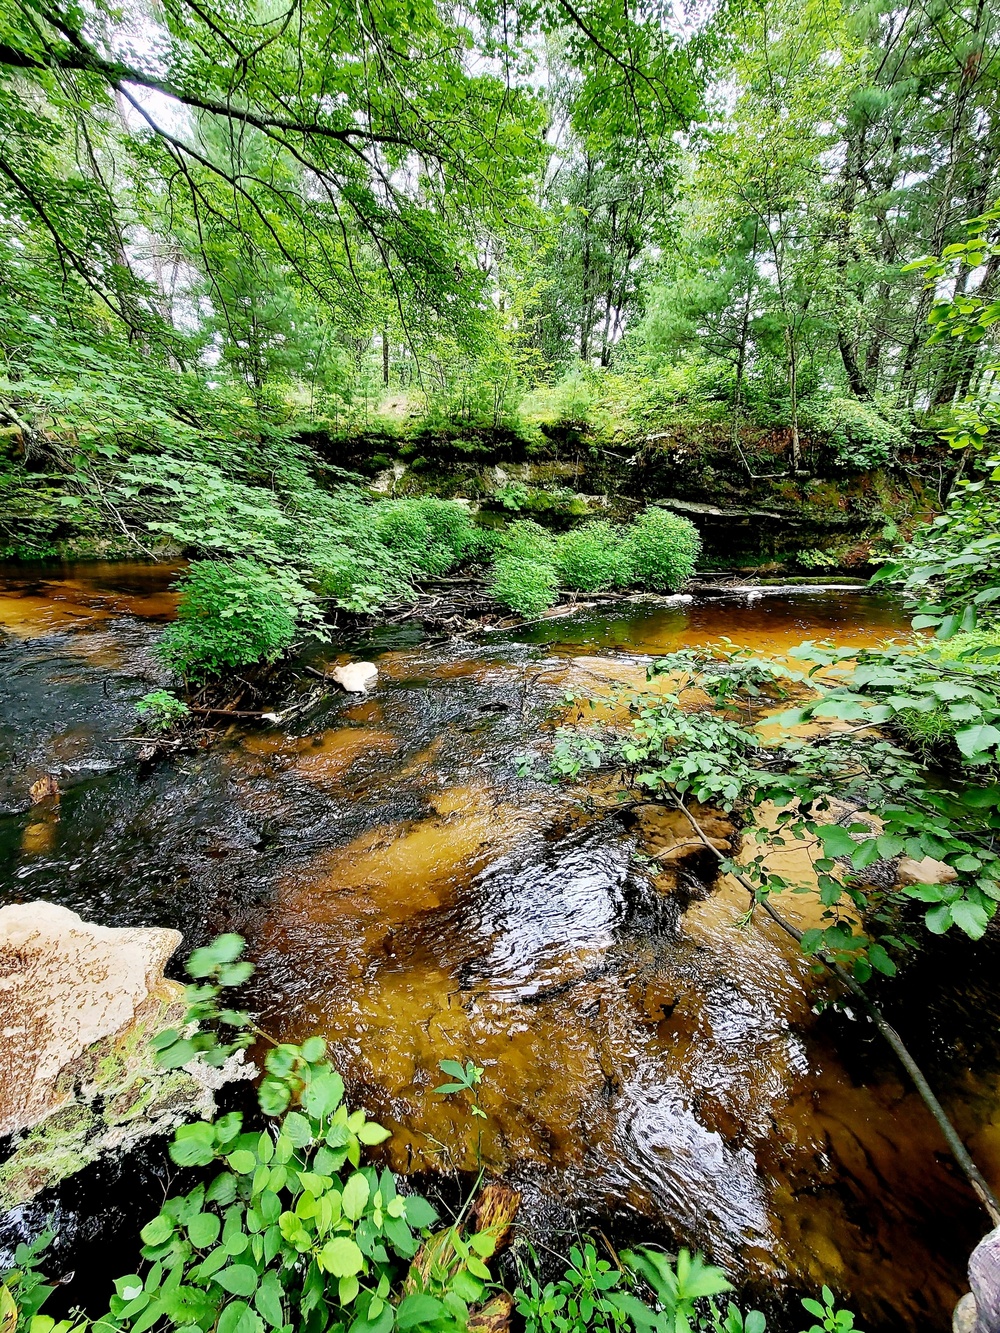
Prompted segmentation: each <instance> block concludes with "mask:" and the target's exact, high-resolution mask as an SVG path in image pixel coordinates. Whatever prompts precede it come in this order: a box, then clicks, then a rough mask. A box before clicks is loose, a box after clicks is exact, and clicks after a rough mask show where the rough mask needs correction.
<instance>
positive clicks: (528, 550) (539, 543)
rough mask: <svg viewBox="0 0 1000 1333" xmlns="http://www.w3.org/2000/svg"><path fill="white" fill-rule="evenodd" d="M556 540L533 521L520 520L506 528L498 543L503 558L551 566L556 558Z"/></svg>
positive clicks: (527, 519) (528, 519)
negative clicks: (532, 561)
mask: <svg viewBox="0 0 1000 1333" xmlns="http://www.w3.org/2000/svg"><path fill="white" fill-rule="evenodd" d="M555 549H556V539H555V537H553V535H552V533H551V532H547V531H546V530H545V528H543V527H541V526H540V525H539V524H538V523H536V522H535V521H534V520H533V519H530V518H525V519H520V520H519V521H518V522H517V523H512V524H511V525H510V527H509V528H504V529H503V531H502V532H501V533H500V537H499V540H498V542H497V551H498V553H499V554H500V555H502V556H512V557H513V558H514V559H516V560H534V561H540V562H541V563H542V564H548V565H551V564H552V562H553V560H554V558H555Z"/></svg>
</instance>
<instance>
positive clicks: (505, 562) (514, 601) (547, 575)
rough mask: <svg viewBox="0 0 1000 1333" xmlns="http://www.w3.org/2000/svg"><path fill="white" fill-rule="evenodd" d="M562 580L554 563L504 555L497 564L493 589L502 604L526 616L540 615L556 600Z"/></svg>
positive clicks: (493, 575)
mask: <svg viewBox="0 0 1000 1333" xmlns="http://www.w3.org/2000/svg"><path fill="white" fill-rule="evenodd" d="M557 586H558V579H557V578H556V571H555V569H554V567H553V566H552V565H550V564H546V563H544V562H543V561H541V560H526V559H524V558H523V557H522V556H517V555H501V557H500V558H499V560H497V562H496V564H495V565H494V566H493V574H492V578H491V580H490V591H491V592H492V594H493V596H494V597H495V598H496V600H497V601H498V602H499V603H500V605H501V606H507V607H509V608H510V609H511V611H516V612H517V613H518V614H519V615H522V616H537V615H540V614H541V612H542V611H544V610H545V608H546V607H547V606H551V605H552V604H553V602H554V601H555V600H556V588H557Z"/></svg>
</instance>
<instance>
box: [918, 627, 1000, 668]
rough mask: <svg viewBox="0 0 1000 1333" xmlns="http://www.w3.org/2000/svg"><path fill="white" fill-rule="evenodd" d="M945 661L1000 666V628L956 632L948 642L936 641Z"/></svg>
mask: <svg viewBox="0 0 1000 1333" xmlns="http://www.w3.org/2000/svg"><path fill="white" fill-rule="evenodd" d="M934 646H935V648H936V649H937V655H938V657H940V659H941V660H942V661H943V662H959V663H962V662H979V663H985V664H989V665H992V666H1000V628H998V629H976V630H970V631H964V632H960V633H958V634H956V635H955V636H954V637H953V638H951V639H949V640H948V641H947V642H946V643H942V642H940V641H938V642H936V643H935V645H934Z"/></svg>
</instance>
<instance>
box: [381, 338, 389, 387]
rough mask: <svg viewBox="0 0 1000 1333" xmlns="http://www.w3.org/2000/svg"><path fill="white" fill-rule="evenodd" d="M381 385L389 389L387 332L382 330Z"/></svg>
mask: <svg viewBox="0 0 1000 1333" xmlns="http://www.w3.org/2000/svg"><path fill="white" fill-rule="evenodd" d="M382 383H383V385H384V386H385V387H386V388H387V389H388V387H389V330H388V329H383V330H382Z"/></svg>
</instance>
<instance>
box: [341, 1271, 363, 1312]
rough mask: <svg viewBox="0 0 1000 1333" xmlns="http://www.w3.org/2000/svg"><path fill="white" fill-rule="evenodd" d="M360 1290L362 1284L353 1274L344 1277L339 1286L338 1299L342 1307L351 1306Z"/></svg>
mask: <svg viewBox="0 0 1000 1333" xmlns="http://www.w3.org/2000/svg"><path fill="white" fill-rule="evenodd" d="M360 1290H361V1283H360V1282H359V1281H358V1279H357V1277H356V1276H355V1275H354V1274H353V1273H351V1274H350V1275H349V1276H348V1277H342V1278H341V1279H340V1281H339V1283H338V1284H337V1297H338V1299H339V1301H340V1303H341V1305H350V1304H351V1302H352V1301H353V1300H354V1298H355V1297H356V1296H357V1294H358V1292H359V1291H360Z"/></svg>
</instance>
